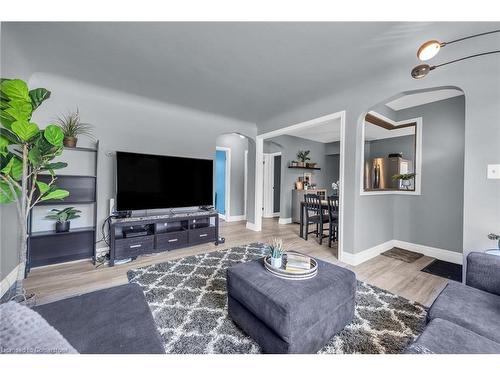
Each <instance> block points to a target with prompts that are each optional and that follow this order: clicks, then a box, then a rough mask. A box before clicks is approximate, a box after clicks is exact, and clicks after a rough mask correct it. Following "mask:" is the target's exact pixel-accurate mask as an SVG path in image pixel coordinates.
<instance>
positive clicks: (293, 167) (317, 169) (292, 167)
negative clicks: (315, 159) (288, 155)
mask: <svg viewBox="0 0 500 375" xmlns="http://www.w3.org/2000/svg"><path fill="white" fill-rule="evenodd" d="M288 168H290V169H312V170H315V171H320V170H321V168H319V167H299V166H294V165H289V166H288Z"/></svg>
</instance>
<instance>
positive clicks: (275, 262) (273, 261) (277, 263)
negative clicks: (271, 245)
mask: <svg viewBox="0 0 500 375" xmlns="http://www.w3.org/2000/svg"><path fill="white" fill-rule="evenodd" d="M281 262H282V257H279V258H273V257H271V266H273V267H274V268H281Z"/></svg>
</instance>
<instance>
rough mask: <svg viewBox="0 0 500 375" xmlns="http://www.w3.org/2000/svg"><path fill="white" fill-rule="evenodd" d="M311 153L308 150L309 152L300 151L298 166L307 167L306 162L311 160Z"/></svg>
mask: <svg viewBox="0 0 500 375" xmlns="http://www.w3.org/2000/svg"><path fill="white" fill-rule="evenodd" d="M310 153H311V151H309V150H307V151H302V150H300V151H299V152H298V153H297V160H298V166H299V167H305V166H306V162H307V161H308V160H311V159H310V158H309V154H310Z"/></svg>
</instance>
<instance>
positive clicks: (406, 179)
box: [392, 173, 416, 181]
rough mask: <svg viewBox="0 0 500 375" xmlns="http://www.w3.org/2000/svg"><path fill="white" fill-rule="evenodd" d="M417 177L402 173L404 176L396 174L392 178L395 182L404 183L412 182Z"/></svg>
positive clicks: (412, 174) (413, 174) (414, 174)
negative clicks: (401, 181) (400, 181)
mask: <svg viewBox="0 0 500 375" xmlns="http://www.w3.org/2000/svg"><path fill="white" fill-rule="evenodd" d="M415 176H416V173H402V174H395V175H394V176H392V179H393V180H403V181H408V180H411V179H412V178H414V177H415Z"/></svg>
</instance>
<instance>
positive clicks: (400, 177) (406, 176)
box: [392, 173, 416, 190]
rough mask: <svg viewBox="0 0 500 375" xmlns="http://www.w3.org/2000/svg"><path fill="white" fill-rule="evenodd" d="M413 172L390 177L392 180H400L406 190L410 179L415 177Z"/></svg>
mask: <svg viewBox="0 0 500 375" xmlns="http://www.w3.org/2000/svg"><path fill="white" fill-rule="evenodd" d="M415 175H416V174H415V173H402V174H395V175H394V176H392V179H393V180H400V181H401V185H403V187H404V188H405V189H406V190H408V189H409V187H410V185H411V182H410V180H412V179H414V178H415Z"/></svg>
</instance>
